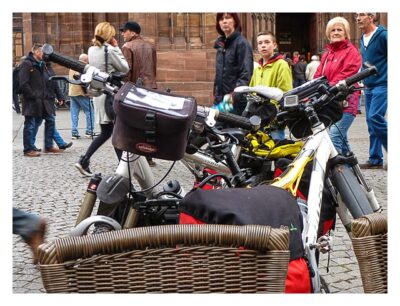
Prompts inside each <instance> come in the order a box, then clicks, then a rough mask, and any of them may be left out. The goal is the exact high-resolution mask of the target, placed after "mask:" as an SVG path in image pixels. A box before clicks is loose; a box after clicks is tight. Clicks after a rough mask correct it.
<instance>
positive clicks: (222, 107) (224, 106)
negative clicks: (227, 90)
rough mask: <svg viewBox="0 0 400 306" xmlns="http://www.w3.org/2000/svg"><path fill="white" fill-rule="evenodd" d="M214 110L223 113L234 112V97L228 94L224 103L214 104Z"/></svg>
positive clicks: (223, 100)
mask: <svg viewBox="0 0 400 306" xmlns="http://www.w3.org/2000/svg"><path fill="white" fill-rule="evenodd" d="M212 108H214V109H216V110H218V111H220V112H223V113H229V112H231V111H232V110H233V103H232V96H231V95H230V94H226V95H225V96H224V98H223V99H222V101H221V102H220V103H218V104H214V105H213V106H212Z"/></svg>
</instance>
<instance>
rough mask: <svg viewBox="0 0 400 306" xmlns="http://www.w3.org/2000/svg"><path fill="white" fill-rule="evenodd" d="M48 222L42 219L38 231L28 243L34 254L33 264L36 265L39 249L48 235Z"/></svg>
mask: <svg viewBox="0 0 400 306" xmlns="http://www.w3.org/2000/svg"><path fill="white" fill-rule="evenodd" d="M46 227H47V222H46V220H45V219H40V221H39V225H38V229H37V230H36V232H35V233H34V234H33V236H32V237H31V238H30V239H29V240H28V241H27V242H26V243H27V244H28V245H29V246H30V247H31V250H32V253H33V256H32V258H33V263H34V264H35V265H36V264H37V263H38V247H39V245H41V244H42V243H43V242H44V235H45V234H46Z"/></svg>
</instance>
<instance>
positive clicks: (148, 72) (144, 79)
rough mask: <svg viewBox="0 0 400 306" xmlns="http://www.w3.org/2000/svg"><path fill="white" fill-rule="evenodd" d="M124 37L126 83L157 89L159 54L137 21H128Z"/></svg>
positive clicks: (123, 30)
mask: <svg viewBox="0 0 400 306" xmlns="http://www.w3.org/2000/svg"><path fill="white" fill-rule="evenodd" d="M120 32H121V33H122V35H123V37H124V41H125V43H124V45H123V46H122V53H123V54H124V56H125V58H126V60H127V62H128V65H129V72H128V74H127V75H126V77H125V80H126V81H130V82H132V83H134V84H136V83H138V84H139V85H141V86H144V87H147V88H153V89H156V88H157V83H156V70H157V52H156V48H155V47H154V46H153V45H152V44H151V43H149V42H147V41H145V40H144V39H143V37H142V36H141V35H140V32H141V27H140V25H139V24H138V23H137V22H135V21H128V22H127V23H125V25H124V26H123V27H122V28H120ZM146 159H147V161H148V163H149V165H150V166H155V165H156V164H155V162H154V161H153V159H152V158H150V157H147V158H146Z"/></svg>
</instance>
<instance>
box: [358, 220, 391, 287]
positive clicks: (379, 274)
mask: <svg viewBox="0 0 400 306" xmlns="http://www.w3.org/2000/svg"><path fill="white" fill-rule="evenodd" d="M352 234H353V238H352V242H353V248H354V253H355V254H356V256H357V260H358V264H359V267H360V273H361V279H362V283H363V287H364V292H365V293H387V217H386V216H384V215H383V214H379V213H375V214H370V215H367V216H364V217H361V218H359V219H356V220H354V221H353V223H352Z"/></svg>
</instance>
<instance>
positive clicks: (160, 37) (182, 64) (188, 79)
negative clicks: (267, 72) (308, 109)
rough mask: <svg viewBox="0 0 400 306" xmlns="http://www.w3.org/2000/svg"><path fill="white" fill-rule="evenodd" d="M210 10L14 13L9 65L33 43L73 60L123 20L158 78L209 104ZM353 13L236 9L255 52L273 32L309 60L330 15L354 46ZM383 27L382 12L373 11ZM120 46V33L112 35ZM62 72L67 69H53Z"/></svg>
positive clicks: (289, 48)
mask: <svg viewBox="0 0 400 306" xmlns="http://www.w3.org/2000/svg"><path fill="white" fill-rule="evenodd" d="M215 15H216V14H215V13H14V14H13V55H14V59H13V60H14V63H15V61H17V60H18V58H19V57H21V56H22V55H25V54H27V53H28V51H29V50H30V48H31V46H32V45H33V44H34V43H43V42H46V43H50V44H52V45H53V46H54V49H55V50H56V51H57V52H60V53H62V54H66V55H69V56H72V57H75V58H77V57H78V56H79V54H80V53H86V52H87V50H88V48H89V47H90V45H91V40H92V38H93V32H94V28H95V26H96V24H98V23H99V22H102V21H109V22H110V23H112V24H113V25H114V26H115V27H116V29H117V31H118V29H119V28H120V27H121V26H122V25H123V24H124V23H125V22H126V21H128V20H135V21H137V22H138V23H139V24H140V25H141V27H142V33H141V34H142V36H144V38H145V39H147V40H149V41H150V42H152V43H154V44H155V46H156V48H157V58H158V64H157V82H158V84H159V87H160V88H161V89H162V88H170V89H171V90H172V91H173V92H174V93H179V94H184V95H192V96H194V97H196V99H197V101H198V103H199V104H204V105H210V104H211V103H212V87H213V80H214V72H215V49H214V48H213V46H214V41H215V39H216V37H217V32H216V29H215V25H216V22H215ZM353 15H354V14H353V13H240V17H241V22H242V30H243V32H242V33H243V35H244V36H245V37H246V38H247V39H248V40H249V42H250V43H251V44H252V46H253V50H254V51H255V59H256V58H257V54H256V35H257V33H258V32H259V31H264V30H268V31H272V32H274V33H276V36H277V40H278V45H279V50H280V51H284V52H293V51H299V52H300V53H303V54H305V55H306V57H307V58H310V57H311V55H313V54H320V53H322V52H323V49H324V46H325V45H326V43H327V42H328V41H327V39H326V37H325V26H326V23H327V21H328V20H329V19H331V18H333V17H334V16H343V17H345V18H346V19H347V20H348V21H349V22H350V24H351V33H352V35H351V40H352V42H353V43H354V44H355V45H356V46H358V42H359V39H360V35H361V33H360V30H359V29H358V28H357V25H356V23H355V21H354V18H353ZM378 16H379V19H380V23H381V24H383V25H385V26H387V14H386V13H379V14H378ZM117 39H118V40H119V42H120V45H122V43H123V38H122V36H121V35H117ZM56 72H57V73H60V74H66V72H67V71H66V69H65V68H63V67H56Z"/></svg>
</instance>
